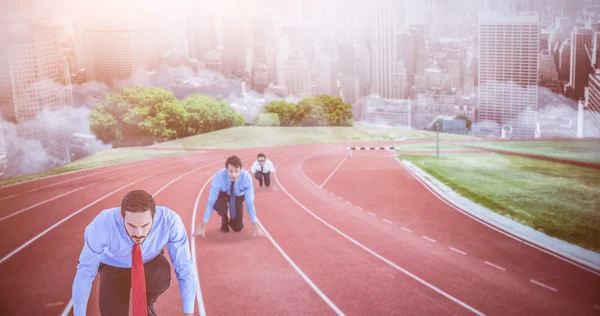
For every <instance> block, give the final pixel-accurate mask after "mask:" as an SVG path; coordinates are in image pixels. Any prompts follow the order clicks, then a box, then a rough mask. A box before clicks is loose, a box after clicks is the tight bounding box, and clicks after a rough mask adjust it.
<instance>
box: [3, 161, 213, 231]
mask: <svg viewBox="0 0 600 316" xmlns="http://www.w3.org/2000/svg"><path fill="white" fill-rule="evenodd" d="M206 160H208V158H207V159H202V160H199V161H197V162H195V163H200V162H203V161H206ZM144 164H146V163H144ZM139 165H140V164H138V165H136V166H139ZM156 167H157V166H156V165H152V166H149V167H146V168H142V169H135V170H133V171H130V172H127V173H122V174H119V175H115V176H113V177H110V178H107V179H104V180H100V181H97V182H94V183H90V184H88V185H86V186H83V187H81V188H77V189H74V190H71V191H68V192H65V193H63V194H61V195H57V196H55V197H53V198H50V199H47V200H44V201H42V202H39V203H36V204H34V205H31V206H28V207H26V208H24V209H22V210H19V211H16V212H14V213H12V214H9V215H6V216H4V217H2V218H0V222H2V221H3V220H6V219H9V218H11V217H13V216H15V215H19V214H21V213H23V212H25V211H28V210H30V209H32V208H35V207H37V206H40V205H42V204H46V203H48V202H52V201H54V200H56V199H59V198H61V197H63V196H66V195H69V194H71V193H75V192H77V191H81V190H83V189H85V188H88V187H91V186H94V185H96V184H99V183H102V182H106V181H109V180H112V179H114V178H117V177H123V176H126V175H129V174H132V173H135V172H139V171H143V170H148V169H152V168H156Z"/></svg>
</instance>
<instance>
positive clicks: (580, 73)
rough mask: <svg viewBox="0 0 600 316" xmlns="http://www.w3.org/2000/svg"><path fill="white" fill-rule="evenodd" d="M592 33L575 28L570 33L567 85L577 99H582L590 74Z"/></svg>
mask: <svg viewBox="0 0 600 316" xmlns="http://www.w3.org/2000/svg"><path fill="white" fill-rule="evenodd" d="M593 36H594V33H593V32H592V30H590V29H582V28H578V27H576V28H575V29H574V30H573V32H572V33H571V65H570V69H571V72H570V76H569V85H570V86H571V88H573V90H574V92H575V96H576V97H577V99H583V97H584V91H585V87H586V86H587V84H588V79H589V74H590V73H591V72H592V63H591V57H592V55H593V42H592V39H593Z"/></svg>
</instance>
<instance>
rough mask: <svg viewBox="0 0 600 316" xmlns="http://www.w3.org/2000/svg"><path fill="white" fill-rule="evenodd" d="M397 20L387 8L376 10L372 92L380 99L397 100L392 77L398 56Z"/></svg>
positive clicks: (372, 54) (372, 50)
mask: <svg viewBox="0 0 600 316" xmlns="http://www.w3.org/2000/svg"><path fill="white" fill-rule="evenodd" d="M397 30H398V20H397V14H396V12H395V11H394V10H393V9H391V8H389V7H380V8H378V9H377V10H376V12H375V15H374V20H373V26H372V37H371V76H372V79H371V82H372V91H373V92H374V93H375V94H377V95H379V96H380V97H382V98H397V95H398V93H397V91H396V90H395V89H396V88H397V87H398V85H397V84H396V82H395V80H396V79H395V78H397V76H395V75H394V73H395V71H394V70H395V67H397V66H396V59H397V56H398V35H397V34H398V33H397Z"/></svg>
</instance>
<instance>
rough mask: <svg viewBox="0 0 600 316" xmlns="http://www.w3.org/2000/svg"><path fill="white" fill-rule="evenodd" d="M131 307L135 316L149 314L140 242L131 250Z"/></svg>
mask: <svg viewBox="0 0 600 316" xmlns="http://www.w3.org/2000/svg"><path fill="white" fill-rule="evenodd" d="M131 307H132V311H133V316H147V315H148V306H147V305H146V277H145V274H144V261H143V260H142V249H141V248H140V244H135V245H134V246H133V251H132V252H131Z"/></svg>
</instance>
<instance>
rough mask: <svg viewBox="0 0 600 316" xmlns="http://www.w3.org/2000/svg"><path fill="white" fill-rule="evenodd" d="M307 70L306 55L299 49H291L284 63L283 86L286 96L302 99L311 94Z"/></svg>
mask: <svg viewBox="0 0 600 316" xmlns="http://www.w3.org/2000/svg"><path fill="white" fill-rule="evenodd" d="M309 70H310V69H309V66H308V58H306V55H304V53H303V52H302V51H301V50H300V49H298V48H293V49H292V51H291V52H290V55H289V57H288V60H287V61H286V63H285V86H286V88H287V91H288V95H290V96H295V97H298V98H304V97H307V96H309V95H310V94H311V93H310V80H309Z"/></svg>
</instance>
